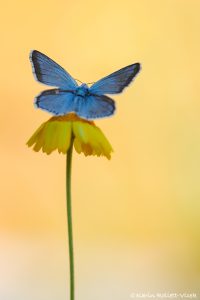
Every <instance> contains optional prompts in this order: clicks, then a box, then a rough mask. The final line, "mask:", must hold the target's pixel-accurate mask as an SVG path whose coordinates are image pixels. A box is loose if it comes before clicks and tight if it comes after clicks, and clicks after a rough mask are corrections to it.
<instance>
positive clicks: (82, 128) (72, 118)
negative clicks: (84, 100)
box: [27, 113, 113, 159]
mask: <svg viewBox="0 0 200 300" xmlns="http://www.w3.org/2000/svg"><path fill="white" fill-rule="evenodd" d="M71 137H74V148H75V149H76V151H77V152H78V153H81V152H83V153H84V154H85V155H86V156H87V155H97V156H101V155H103V156H106V157H107V158H108V159H110V158H111V152H112V151H113V149H112V147H111V145H110V143H109V142H108V140H107V139H106V137H105V136H104V134H103V132H102V131H101V130H100V129H99V128H98V127H97V126H96V125H95V124H94V122H92V121H87V120H84V119H81V118H79V117H78V116H77V115H76V114H74V113H70V114H67V115H65V116H57V117H52V118H51V119H49V120H48V121H47V122H45V123H43V124H42V125H41V126H40V127H39V128H38V129H37V130H36V132H35V133H34V134H33V135H32V137H31V138H30V139H29V140H28V142H27V145H28V146H29V147H31V146H32V145H34V144H35V145H34V147H33V150H34V151H39V150H41V149H42V151H43V152H45V153H47V154H50V153H51V152H53V151H54V150H56V149H57V150H58V152H59V153H64V154H66V153H67V150H68V149H69V147H70V142H71Z"/></svg>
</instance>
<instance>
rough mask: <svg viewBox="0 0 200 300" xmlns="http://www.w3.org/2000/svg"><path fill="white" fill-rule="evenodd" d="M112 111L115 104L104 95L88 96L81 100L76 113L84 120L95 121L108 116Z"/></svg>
mask: <svg viewBox="0 0 200 300" xmlns="http://www.w3.org/2000/svg"><path fill="white" fill-rule="evenodd" d="M82 99H83V98H82ZM82 99H81V100H82ZM114 111H115V102H114V101H113V100H112V99H111V98H109V97H107V96H105V95H89V96H87V97H86V99H84V101H83V100H82V102H81V104H80V105H79V110H78V111H76V113H77V114H78V115H79V116H80V117H82V118H85V119H97V118H103V117H107V116H110V115H112V114H113V113H114Z"/></svg>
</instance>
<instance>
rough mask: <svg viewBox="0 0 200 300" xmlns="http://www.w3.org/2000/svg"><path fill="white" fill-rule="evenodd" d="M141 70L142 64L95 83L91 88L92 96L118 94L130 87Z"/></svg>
mask: <svg viewBox="0 0 200 300" xmlns="http://www.w3.org/2000/svg"><path fill="white" fill-rule="evenodd" d="M139 70H140V64H139V63H135V64H133V65H130V66H127V67H124V68H122V69H120V70H118V71H116V72H114V73H112V74H110V75H108V76H106V77H104V78H102V79H100V80H99V81H97V82H96V83H94V84H93V85H92V86H91V88H90V92H91V94H97V95H102V94H118V93H121V92H122V91H123V89H124V88H125V87H126V86H128V85H129V84H130V83H131V81H132V80H133V78H134V77H135V76H136V74H137V73H138V72H139Z"/></svg>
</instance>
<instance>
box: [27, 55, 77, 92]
mask: <svg viewBox="0 0 200 300" xmlns="http://www.w3.org/2000/svg"><path fill="white" fill-rule="evenodd" d="M30 61H31V64H32V68H33V73H34V74H35V77H36V79H37V80H38V81H39V82H42V83H44V84H46V85H50V86H55V87H59V88H62V89H67V90H75V89H76V88H77V86H78V85H77V83H76V81H75V80H74V79H73V78H72V77H71V76H70V74H69V73H68V72H67V71H65V70H64V69H63V68H62V67H61V66H60V65H58V64H57V63H56V62H55V61H53V60H52V59H51V58H49V57H48V56H46V55H45V54H43V53H41V52H39V51H37V50H33V51H31V53H30Z"/></svg>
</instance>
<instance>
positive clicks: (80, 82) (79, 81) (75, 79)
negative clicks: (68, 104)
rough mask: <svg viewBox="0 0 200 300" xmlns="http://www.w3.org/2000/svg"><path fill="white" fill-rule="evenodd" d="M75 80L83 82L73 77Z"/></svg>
mask: <svg viewBox="0 0 200 300" xmlns="http://www.w3.org/2000/svg"><path fill="white" fill-rule="evenodd" d="M74 79H75V80H76V81H79V82H80V83H83V82H82V81H80V80H79V79H76V78H74Z"/></svg>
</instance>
